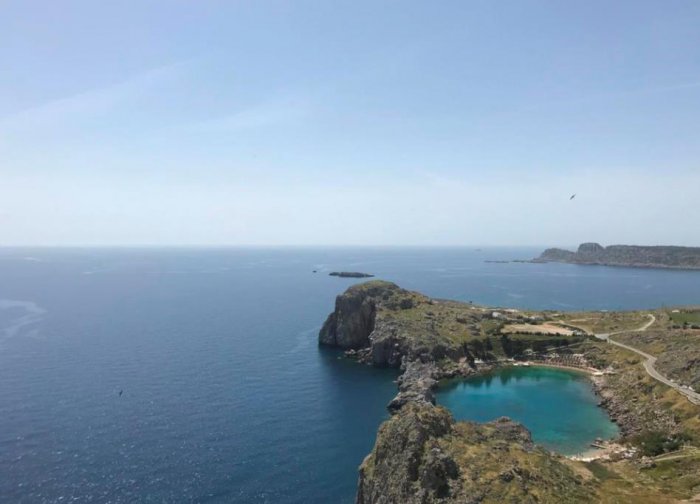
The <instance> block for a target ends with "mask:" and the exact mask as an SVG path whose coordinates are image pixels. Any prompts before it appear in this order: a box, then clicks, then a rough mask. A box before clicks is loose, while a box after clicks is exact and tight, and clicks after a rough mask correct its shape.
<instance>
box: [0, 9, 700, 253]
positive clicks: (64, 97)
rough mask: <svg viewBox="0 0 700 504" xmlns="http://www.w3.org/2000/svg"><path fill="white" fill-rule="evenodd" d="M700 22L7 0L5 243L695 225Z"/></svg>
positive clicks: (526, 236) (552, 239) (342, 240)
mask: <svg viewBox="0 0 700 504" xmlns="http://www.w3.org/2000/svg"><path fill="white" fill-rule="evenodd" d="M698 26H700V2H698V1H697V0H658V1H647V0H630V1H628V0H618V1H615V2H610V1H609V0H604V1H600V0H587V1H585V2H559V1H555V0H547V1H544V0H499V1H493V0H458V1H451V0H444V1H440V2H427V1H411V0H405V1H377V0H373V1H363V0H351V1H329V0H317V1H274V0H269V1H259V0H256V1H237V0H229V1H209V0H198V1H196V2H193V1H189V0H188V1H179V0H134V1H127V0H123V1H116V2H94V1H92V0H89V1H73V0H64V1H61V2H54V1H49V0H46V1H34V0H17V1H15V0H0V245H62V246H63V245H83V246H85V245H104V246H113V245H196V246H206V245H214V246H227V245H264V246H268V245H270V246H277V245H422V246H442V245H450V246H451V245H504V246H512V245H537V246H539V245H543V246H544V245H546V246H557V245H575V244H578V243H580V242H584V241H598V242H600V243H603V244H615V243H627V244H646V245H654V244H677V245H696V246H700V235H698V233H697V223H698V222H700V29H698ZM574 193H575V194H576V197H575V198H574V199H573V200H570V196H571V195H572V194H574Z"/></svg>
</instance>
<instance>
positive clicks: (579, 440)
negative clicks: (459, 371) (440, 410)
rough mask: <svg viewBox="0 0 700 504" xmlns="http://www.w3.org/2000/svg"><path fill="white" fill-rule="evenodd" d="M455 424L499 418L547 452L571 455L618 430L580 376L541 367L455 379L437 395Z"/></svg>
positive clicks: (611, 435) (589, 385) (589, 384)
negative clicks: (517, 425) (515, 423)
mask: <svg viewBox="0 0 700 504" xmlns="http://www.w3.org/2000/svg"><path fill="white" fill-rule="evenodd" d="M436 399H437V402H438V403H439V404H442V405H443V406H446V407H447V408H449V409H450V411H452V413H453V415H454V416H455V418H457V419H459V420H473V421H476V422H488V421H490V420H493V419H495V418H498V417H500V416H508V417H510V418H512V419H514V420H517V421H519V422H521V423H523V424H524V425H527V427H528V429H529V430H530V432H531V433H532V438H533V440H534V441H535V442H536V443H539V444H541V445H543V446H545V447H547V448H549V449H550V450H554V451H557V452H559V453H562V454H564V455H574V454H577V453H581V452H584V451H586V450H587V449H589V448H590V443H591V441H592V440H594V439H596V438H598V437H600V438H602V439H610V438H613V437H615V436H616V435H617V432H618V430H617V426H616V425H615V424H614V423H612V422H611V421H610V419H609V418H608V416H607V415H606V414H605V412H604V411H603V410H602V409H600V408H598V406H597V404H598V399H597V397H596V396H595V394H594V393H593V389H592V387H591V382H590V380H589V379H588V378H587V377H586V375H584V374H583V373H578V372H570V371H565V370H560V369H552V368H544V367H529V368H526V367H513V368H505V369H501V370H498V371H494V372H492V373H489V374H487V375H485V376H478V377H473V378H469V379H466V380H459V381H457V380H454V381H451V382H449V383H447V384H445V385H444V386H442V387H441V388H440V389H439V390H438V393H437V394H436Z"/></svg>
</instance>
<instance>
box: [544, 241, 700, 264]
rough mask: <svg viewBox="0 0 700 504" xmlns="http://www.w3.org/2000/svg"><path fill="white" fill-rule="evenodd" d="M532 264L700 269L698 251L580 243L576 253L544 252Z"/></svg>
mask: <svg viewBox="0 0 700 504" xmlns="http://www.w3.org/2000/svg"><path fill="white" fill-rule="evenodd" d="M533 262H561V263H572V264H598V265H603V266H628V267H636V268H673V269H693V270H695V269H700V247H675V246H642V245H610V246H608V247H603V246H602V245H600V244H598V243H582V244H581V245H579V247H578V250H577V251H576V252H572V251H570V250H564V249H560V248H549V249H547V250H545V251H544V252H543V253H542V254H541V255H540V256H539V257H538V258H536V259H534V260H533Z"/></svg>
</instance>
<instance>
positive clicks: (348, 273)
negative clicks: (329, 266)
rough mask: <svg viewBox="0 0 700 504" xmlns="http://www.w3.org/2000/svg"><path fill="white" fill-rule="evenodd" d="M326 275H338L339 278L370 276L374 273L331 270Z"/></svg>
mask: <svg viewBox="0 0 700 504" xmlns="http://www.w3.org/2000/svg"><path fill="white" fill-rule="evenodd" d="M328 276H334V277H340V278H371V277H373V276H374V275H370V274H369V273H360V272H358V271H333V272H332V273H328Z"/></svg>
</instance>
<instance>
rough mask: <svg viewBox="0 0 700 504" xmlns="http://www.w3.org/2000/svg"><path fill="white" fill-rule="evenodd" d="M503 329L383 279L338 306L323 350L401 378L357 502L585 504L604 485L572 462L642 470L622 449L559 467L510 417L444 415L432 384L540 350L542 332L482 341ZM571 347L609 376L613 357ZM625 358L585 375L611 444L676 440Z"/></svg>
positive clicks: (594, 344) (667, 415)
mask: <svg viewBox="0 0 700 504" xmlns="http://www.w3.org/2000/svg"><path fill="white" fill-rule="evenodd" d="M511 312H514V313H515V312H518V311H517V310H511ZM512 316H513V318H514V320H515V319H517V320H518V323H522V321H523V320H530V321H531V323H533V324H535V323H537V322H533V321H532V320H533V319H537V318H538V317H536V316H533V315H526V314H519V315H512ZM502 320H503V316H502V315H501V313H500V312H497V311H493V310H490V309H487V308H484V307H476V306H473V305H471V304H465V303H456V302H450V301H444V300H440V301H438V300H433V299H430V298H428V297H426V296H423V295H421V294H419V293H415V292H410V291H406V290H403V289H400V288H399V287H398V286H396V285H395V284H392V283H389V282H382V281H371V282H367V283H365V284H358V285H355V286H352V287H350V288H349V289H348V290H346V292H345V293H343V294H341V295H340V296H338V297H337V298H336V303H335V309H334V311H333V312H331V314H330V315H329V316H328V318H327V320H326V322H325V323H324V324H323V327H322V329H321V331H320V332H319V344H321V345H328V346H333V347H336V348H340V349H343V350H344V351H345V355H346V356H347V357H348V358H352V359H356V360H357V361H359V362H361V363H364V364H367V365H372V366H378V367H394V368H399V369H400V370H401V371H402V373H401V375H400V376H399V378H398V379H397V388H398V391H397V394H396V396H395V397H394V398H393V399H392V400H391V401H390V403H389V404H388V406H387V408H388V410H389V412H390V413H391V416H390V419H389V420H387V421H386V422H384V424H382V426H381V427H380V429H379V432H378V434H377V441H376V444H375V447H374V449H373V451H372V452H371V453H370V454H369V455H368V456H367V457H366V459H365V461H364V462H363V463H362V466H361V468H360V475H359V480H358V492H357V501H356V502H357V503H358V504H370V503H387V504H388V503H393V502H406V503H421V504H424V503H433V502H435V503H438V502H439V503H443V504H448V503H457V502H503V498H504V496H509V497H508V499H506V501H507V502H537V501H539V502H561V501H562V499H564V501H566V502H591V501H596V497H595V496H596V495H598V494H597V492H598V491H599V490H600V488H601V486H604V485H605V483H604V480H598V479H597V477H596V476H595V474H592V475H591V476H589V477H587V478H583V479H582V478H581V477H580V475H579V474H578V473H580V472H582V471H583V472H586V471H587V469H586V467H585V466H571V464H585V463H589V462H590V461H591V460H596V459H599V460H605V461H610V462H609V463H618V462H619V463H627V464H632V466H631V467H632V469H629V470H631V471H633V474H634V471H638V470H639V467H641V466H640V465H639V464H638V463H634V462H631V461H626V459H628V458H635V457H638V452H637V450H636V449H629V448H627V447H625V446H623V445H622V444H616V443H604V444H605V446H604V447H603V448H602V449H601V450H600V451H599V452H598V453H596V454H593V453H590V454H586V457H582V456H579V457H570V458H566V457H563V456H561V455H558V454H555V453H552V452H549V451H547V450H545V449H544V448H541V447H539V446H536V445H533V443H532V440H531V438H530V434H529V432H528V431H527V429H526V428H525V427H523V426H522V425H519V424H517V423H515V422H513V421H511V420H510V419H507V418H503V419H499V420H497V421H495V422H489V423H486V424H476V423H473V422H455V420H454V419H453V418H452V417H451V415H450V414H449V412H448V411H447V410H446V409H445V408H442V407H440V406H436V405H435V395H434V392H435V389H436V388H437V386H438V385H439V382H440V380H443V379H447V378H454V377H458V376H460V377H469V376H473V375H476V374H479V373H484V372H488V371H491V370H493V369H495V368H497V367H498V366H503V365H510V363H506V362H508V361H512V359H504V358H500V359H485V358H482V357H483V356H484V355H485V352H486V350H485V349H491V348H492V347H493V348H492V349H491V350H489V351H493V352H496V351H498V352H506V355H508V354H507V351H508V350H511V351H516V352H522V351H523V348H525V347H523V346H522V345H526V346H527V344H528V342H529V343H530V344H532V345H533V346H534V345H536V344H537V343H538V338H539V337H541V334H540V335H538V334H535V335H527V334H523V335H521V336H522V339H520V340H518V341H519V346H518V345H515V343H514V342H513V341H511V340H510V339H509V338H508V337H507V336H506V335H504V334H503V333H501V336H500V341H490V336H489V334H491V333H488V332H487V333H484V327H487V328H488V327H494V324H496V326H497V327H501V326H498V324H503V322H502ZM479 328H480V329H479ZM528 338H531V339H528ZM550 341H554V338H550ZM578 341H580V342H581V343H580V344H581V345H582V346H583V352H584V353H583V354H579V355H582V356H583V357H582V358H583V359H584V360H586V361H587V362H595V363H596V366H595V367H601V368H602V367H605V366H607V367H608V368H611V367H612V364H613V363H614V362H617V361H616V360H615V359H616V358H617V357H616V356H615V355H612V356H611V355H610V354H609V352H612V351H614V349H611V348H609V347H607V346H605V344H604V343H602V342H600V341H597V340H595V339H588V340H585V339H584V340H580V339H579V340H578ZM496 344H498V345H500V346H499V347H496ZM579 351H580V350H579ZM627 361H629V362H630V364H629V366H631V367H626V368H624V370H622V371H621V372H619V373H618V372H612V374H606V375H603V376H596V375H594V374H593V373H589V377H590V379H591V380H592V383H593V389H594V391H595V393H596V394H597V395H598V396H599V397H600V402H599V406H600V407H602V408H604V409H605V410H606V411H607V413H608V415H609V416H610V418H611V419H612V420H613V421H614V422H616V423H617V424H618V426H619V427H620V436H619V440H620V441H627V440H629V439H635V438H640V437H642V436H644V435H648V434H649V432H651V431H653V432H665V433H668V435H669V436H675V435H676V434H680V432H681V423H680V422H679V420H678V418H676V415H675V414H674V413H672V412H671V411H669V410H668V408H666V409H665V408H664V405H663V404H662V403H661V402H659V401H657V400H656V399H655V397H656V392H654V390H653V387H654V385H653V384H649V382H648V381H645V375H644V371H643V370H642V369H641V366H637V364H638V362H636V361H630V360H629V358H628V359H627ZM534 365H537V364H536V363H535V364H534ZM584 371H585V369H584ZM589 371H591V370H589ZM595 374H597V373H595ZM650 387H652V390H651V392H650ZM650 394H651V395H650ZM642 443H644V441H642ZM645 460H646V462H645V464H647V465H648V464H653V462H650V461H649V459H645ZM616 461H617V462H616ZM635 464H637V465H635ZM689 470H691V471H692V470H693V469H692V468H691V469H689ZM634 484H635V485H636V484H637V483H634ZM620 488H621V489H618V488H617V487H614V488H613V489H612V491H613V492H618V490H619V491H620V492H622V493H620V494H619V495H623V496H624V497H621V498H622V500H620V502H621V501H625V499H627V496H629V495H630V493H629V492H628V490H626V488H627V487H620ZM645 491H646V490H645ZM633 493H634V492H633ZM634 495H637V496H638V495H642V494H637V493H634ZM659 495H662V494H659ZM627 501H631V500H627ZM611 502H618V500H612V501H611ZM656 502H660V501H658V500H657V501H656Z"/></svg>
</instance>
